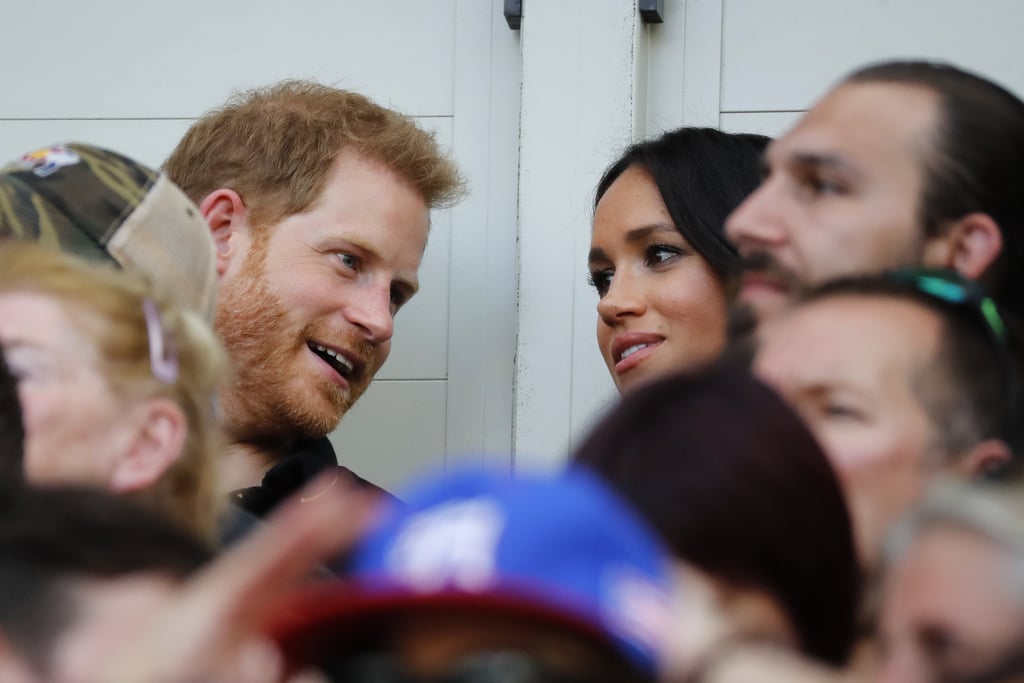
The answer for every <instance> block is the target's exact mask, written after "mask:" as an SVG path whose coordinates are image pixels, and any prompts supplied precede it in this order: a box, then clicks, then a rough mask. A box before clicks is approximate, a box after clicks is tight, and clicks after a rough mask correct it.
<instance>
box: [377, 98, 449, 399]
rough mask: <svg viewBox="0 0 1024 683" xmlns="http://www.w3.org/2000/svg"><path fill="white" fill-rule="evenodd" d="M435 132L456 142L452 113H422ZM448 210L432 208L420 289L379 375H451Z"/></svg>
mask: <svg viewBox="0 0 1024 683" xmlns="http://www.w3.org/2000/svg"><path fill="white" fill-rule="evenodd" d="M418 122H419V124H420V125H421V126H423V127H424V128H426V129H428V130H432V131H434V132H435V133H436V134H437V140H438V142H439V143H440V144H441V146H442V147H444V148H445V149H448V150H451V148H452V136H453V132H452V119H451V118H450V117H438V118H430V119H418ZM451 231H452V216H451V211H450V210H441V211H434V212H433V213H432V215H431V217H430V237H429V238H428V240H427V250H426V252H425V253H424V254H423V262H422V264H421V265H420V273H419V278H420V291H419V292H417V294H416V296H414V297H413V298H412V300H411V301H409V303H408V304H406V305H405V306H404V307H403V308H402V310H401V311H399V313H398V315H397V316H396V317H395V336H394V339H393V341H392V343H391V356H390V357H389V358H388V361H387V363H385V364H384V367H382V368H381V369H380V372H379V373H378V374H377V377H378V378H379V379H446V378H447V377H448V327H447V325H445V324H444V321H445V320H447V319H448V312H449V305H450V302H449V276H448V274H449V271H450V270H451V268H450V266H451V257H452V253H451Z"/></svg>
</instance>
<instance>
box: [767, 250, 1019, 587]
mask: <svg viewBox="0 0 1024 683" xmlns="http://www.w3.org/2000/svg"><path fill="white" fill-rule="evenodd" d="M928 287H932V288H933V289H932V290H929V289H927V288H928ZM939 294H943V295H949V296H952V297H954V298H953V299H950V300H946V299H944V298H942V297H941V296H939ZM961 295H962V296H964V298H965V300H964V301H963V302H957V301H956V300H955V298H956V297H958V296H961ZM983 300H984V294H983V293H982V292H980V290H979V289H978V288H977V286H976V285H975V284H974V283H972V282H970V281H968V280H966V279H964V278H962V277H960V276H958V275H957V274H956V273H953V272H951V271H931V270H906V271H902V274H898V273H894V274H890V275H885V276H864V277H860V278H849V279H845V280H839V281H835V282H833V283H829V284H826V285H824V286H822V287H821V288H819V289H817V290H814V291H812V292H811V293H809V294H808V295H807V296H806V297H805V298H804V299H803V300H801V301H799V302H798V303H797V305H796V306H794V307H793V309H792V310H790V311H788V312H786V313H784V314H783V315H781V316H779V317H777V318H776V319H773V320H770V321H768V322H767V323H766V324H765V325H763V326H762V328H761V329H760V330H759V335H758V347H757V352H756V357H755V360H754V371H755V373H756V374H758V375H759V376H760V377H761V378H762V379H764V380H765V381H766V382H768V383H769V384H770V385H772V386H773V387H775V389H776V390H778V391H779V392H780V394H781V395H782V396H784V397H785V398H786V400H787V401H789V402H790V404H791V405H792V406H793V407H794V408H795V409H796V410H797V411H798V412H799V413H800V414H801V416H802V417H803V418H804V420H805V421H806V422H807V424H808V426H809V427H810V428H811V430H812V431H813V432H814V434H815V436H816V437H817V438H818V441H819V442H820V443H821V444H822V447H823V448H824V449H825V452H826V453H827V454H828V456H829V458H830V459H831V461H832V462H833V464H834V465H835V467H836V469H837V471H838V472H839V475H840V478H841V480H842V482H843V485H844V488H845V490H846V494H847V497H848V502H849V505H850V508H851V511H852V513H853V518H854V523H855V527H856V530H857V537H858V545H859V546H860V552H861V558H862V561H863V562H864V563H865V565H866V566H867V567H873V566H875V565H876V560H877V554H878V550H879V544H880V542H881V539H882V537H883V536H884V534H885V532H886V531H887V530H888V529H889V527H890V526H891V525H892V524H893V523H894V522H895V521H896V519H898V518H899V517H900V516H901V515H902V514H903V513H904V512H905V511H906V510H907V508H908V507H910V506H911V505H912V504H913V503H914V502H915V501H916V500H917V499H918V498H919V497H920V496H921V494H922V492H923V490H924V488H925V486H926V485H927V484H928V482H929V481H930V480H931V479H932V478H933V477H934V476H935V475H937V474H938V473H940V472H943V471H951V472H955V473H957V474H960V475H962V476H979V475H988V474H996V473H998V472H999V471H1000V470H1002V469H1003V468H1005V467H1006V466H1007V465H1008V463H1009V458H1010V453H1011V452H1012V449H1011V448H1010V446H1008V444H1010V443H1012V442H1013V441H1015V440H1016V438H1015V436H1014V435H1013V434H1012V433H1011V431H1010V430H1011V429H1012V424H1013V422H1015V420H1014V419H1012V418H1011V414H1012V411H1013V408H1012V407H1011V404H1016V403H1017V401H1016V398H1015V396H1014V395H1015V394H1016V393H1017V390H1016V388H1015V385H1016V383H1017V382H1016V380H1015V374H1016V371H1015V368H1014V363H1013V362H1012V361H1011V359H1010V357H1011V354H1010V352H1009V348H1010V347H1011V341H1010V340H1009V339H1008V335H1009V330H1004V333H1003V334H999V333H997V332H996V331H995V330H993V328H992V323H991V322H989V320H987V319H986V317H985V314H984V313H983V312H982V310H981V306H982V303H981V302H982V301H983ZM989 303H991V302H989ZM996 315H998V312H996ZM1004 337H1005V338H1004Z"/></svg>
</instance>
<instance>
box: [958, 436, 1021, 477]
mask: <svg viewBox="0 0 1024 683" xmlns="http://www.w3.org/2000/svg"><path fill="white" fill-rule="evenodd" d="M1012 458H1013V454H1012V453H1011V452H1010V447H1009V446H1007V445H1006V443H1005V442H1004V441H1002V440H1001V439H986V440H985V441H982V442H981V443H978V444H975V445H974V447H973V448H971V450H969V451H968V452H967V454H966V455H964V456H961V457H960V458H957V461H956V464H955V465H954V466H953V470H954V471H955V472H956V473H957V474H960V475H962V476H966V477H970V478H971V479H983V478H985V477H991V476H993V475H996V474H999V473H1000V472H1001V471H1002V470H1004V469H1005V468H1006V466H1007V465H1009V464H1010V460H1011V459H1012Z"/></svg>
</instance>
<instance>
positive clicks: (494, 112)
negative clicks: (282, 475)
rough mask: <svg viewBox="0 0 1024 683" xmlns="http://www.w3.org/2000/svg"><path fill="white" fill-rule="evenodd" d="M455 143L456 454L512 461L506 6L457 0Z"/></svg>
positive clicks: (451, 433)
mask: <svg viewBox="0 0 1024 683" xmlns="http://www.w3.org/2000/svg"><path fill="white" fill-rule="evenodd" d="M456 23H457V24H458V25H459V26H460V27H463V30H460V31H459V32H458V35H457V38H456V44H455V52H456V60H455V117H454V118H455V127H454V136H455V137H454V140H453V149H454V150H455V155H456V158H457V159H458V160H459V164H460V165H461V167H462V170H463V172H464V173H465V174H466V175H467V176H468V178H469V181H470V194H469V196H468V197H467V198H466V199H465V201H463V202H462V203H461V204H459V205H458V206H457V207H455V208H454V209H452V212H451V213H452V235H451V249H452V263H453V268H452V269H451V271H450V282H449V292H450V293H449V296H450V302H451V304H450V307H449V311H450V314H449V319H448V330H449V332H448V410H447V413H446V415H445V418H446V420H447V424H448V430H447V452H448V453H449V455H450V456H451V455H453V454H454V455H458V454H471V455H472V457H474V458H476V459H479V460H490V461H497V462H501V463H504V464H506V465H508V464H510V460H511V453H512V405H513V402H512V373H513V368H514V358H515V353H516V237H517V234H516V228H517V225H518V216H517V206H516V188H517V178H518V175H519V107H520V92H519V84H520V82H521V65H520V61H521V58H520V40H519V39H520V34H519V32H518V31H510V30H509V28H508V26H507V25H506V24H505V18H504V16H502V11H501V3H500V2H490V3H484V2H480V0H459V1H458V9H457V17H456Z"/></svg>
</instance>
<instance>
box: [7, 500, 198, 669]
mask: <svg viewBox="0 0 1024 683" xmlns="http://www.w3.org/2000/svg"><path fill="white" fill-rule="evenodd" d="M0 510H2V513H0V679H2V680H4V681H5V682H9V683H38V682H41V681H62V682H66V683H74V682H79V681H80V682H83V683H86V682H88V681H91V680H94V679H91V678H90V677H89V675H88V671H90V670H91V669H93V668H94V667H95V665H96V662H97V661H102V660H103V659H104V658H107V657H110V656H113V655H114V654H116V653H118V652H119V650H120V648H121V647H123V644H124V642H125V640H126V639H127V638H128V637H129V636H131V635H132V634H133V633H134V629H135V628H137V627H138V625H140V624H141V623H145V621H146V620H149V619H151V618H152V613H153V611H157V610H159V609H161V608H162V607H163V606H164V605H165V604H167V603H166V601H167V600H168V599H169V598H170V594H171V591H172V589H173V587H174V586H175V584H177V583H178V582H179V581H181V580H182V579H184V578H185V577H186V576H188V575H189V574H191V573H192V572H193V571H195V570H196V569H198V568H199V567H200V566H201V565H203V564H204V563H205V562H206V561H207V560H208V559H209V558H210V555H211V552H210V550H209V549H208V548H206V547H205V546H204V545H203V544H202V543H200V542H199V541H197V540H195V538H194V537H193V536H192V535H191V534H188V533H186V532H184V531H182V530H181V529H179V528H177V527H176V526H175V525H173V524H169V523H168V522H167V521H166V520H164V519H162V518H160V517H159V516H156V515H155V514H153V513H151V512H148V511H146V510H145V509H141V508H138V507H136V506H135V505H133V504H131V503H130V502H129V501H126V500H123V499H121V498H115V497H113V496H110V495H109V494H105V493H103V492H99V491H88V490H82V489H64V488H53V489H25V490H24V491H22V492H20V493H19V494H18V495H16V496H5V497H3V498H2V499H0Z"/></svg>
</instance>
